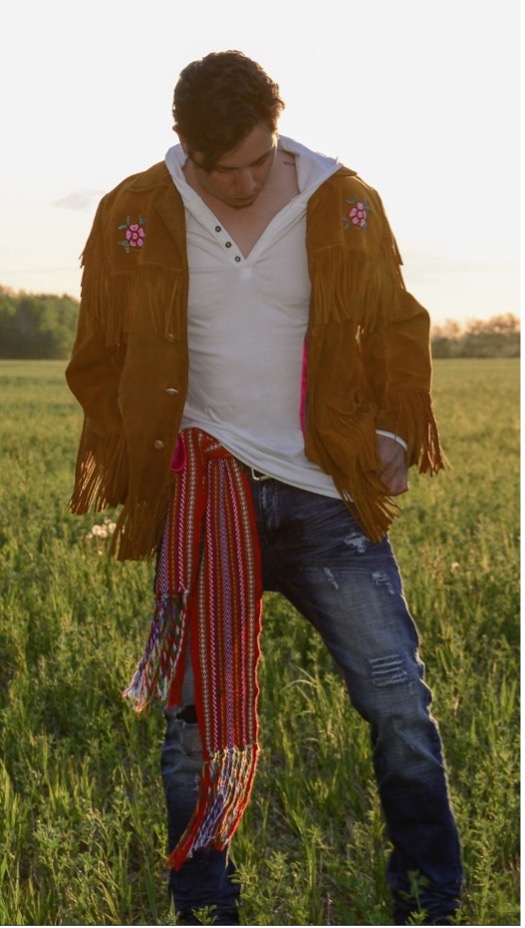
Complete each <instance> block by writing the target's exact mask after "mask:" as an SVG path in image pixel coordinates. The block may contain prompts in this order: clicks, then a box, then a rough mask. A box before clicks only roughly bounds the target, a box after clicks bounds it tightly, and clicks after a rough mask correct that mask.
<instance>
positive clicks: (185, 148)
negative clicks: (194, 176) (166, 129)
mask: <svg viewBox="0 0 525 928" xmlns="http://www.w3.org/2000/svg"><path fill="white" fill-rule="evenodd" d="M173 131H174V132H175V134H176V135H178V137H179V142H180V144H181V146H182V150H183V152H184V154H185V155H187V154H188V143H187V142H186V139H185V138H184V136H183V135H181V134H180V132H179V130H178V128H177V126H173Z"/></svg>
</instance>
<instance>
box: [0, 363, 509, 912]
mask: <svg viewBox="0 0 525 928" xmlns="http://www.w3.org/2000/svg"><path fill="white" fill-rule="evenodd" d="M63 369H64V365H63V363H62V362H14V361H13V362H0V385H1V389H0V404H1V414H0V448H1V457H0V595H1V600H0V656H1V666H0V719H1V722H0V726H1V728H0V738H1V759H0V922H1V923H2V924H9V925H170V924H174V923H175V922H174V917H173V914H172V913H171V912H170V909H169V905H168V899H167V893H166V871H165V868H164V858H165V849H166V835H165V823H164V807H163V796H162V790H161V782H160V774H159V746H160V742H161V739H162V730H163V721H162V716H161V712H160V711H155V712H154V713H152V714H151V715H150V716H149V717H147V718H142V717H137V716H136V715H135V714H134V713H133V712H132V711H131V710H130V708H129V706H128V705H127V703H125V702H124V701H123V700H122V699H121V696H120V693H121V690H122V688H123V687H124V685H125V684H126V683H127V682H128V679H129V677H130V674H131V672H132V670H133V668H134V665H135V662H136V660H137V658H138V656H139V655H140V653H141V649H142V646H143V643H144V638H145V634H146V630H147V626H148V623H149V614H150V607H151V593H150V586H151V565H146V564H129V563H127V564H118V563H115V562H110V561H108V559H107V558H106V557H105V548H106V546H107V538H105V537H104V516H103V515H98V516H95V515H93V516H86V517H83V518H79V517H73V516H71V515H70V514H68V513H67V511H66V506H67V500H68V497H69V494H70V491H71V487H72V478H73V467H74V458H75V452H76V444H77V440H78V436H79V430H80V424H81V419H80V412H79V409H78V407H77V406H76V403H75V401H74V399H73V398H72V397H71V396H70V395H69V394H68V392H67V389H66V387H65V384H64V379H63ZM434 392H435V405H436V411H437V415H438V418H439V421H440V424H441V431H442V437H443V441H444V445H445V447H446V451H447V455H448V457H449V460H450V462H451V467H450V469H449V470H448V471H447V472H446V473H444V474H442V475H440V476H439V477H437V478H433V479H428V478H419V477H417V476H414V477H413V478H412V490H411V492H410V494H408V496H406V497H404V499H403V510H404V512H403V515H402V517H401V518H400V519H399V520H398V522H397V524H396V526H395V527H394V530H393V532H392V538H393V541H394V545H395V547H396V550H397V554H398V558H399V560H400V563H401V568H402V572H403V575H404V582H405V589H406V593H407V596H408V599H409V602H410V604H411V607H412V611H413V613H414V616H415V618H416V621H417V623H418V626H419V628H420V631H421V634H422V656H423V658H424V660H425V663H426V666H427V679H428V682H429V683H430V685H431V686H432V688H433V690H434V696H435V701H434V713H435V715H436V716H437V717H438V719H439V721H440V727H441V731H442V735H443V738H444V741H445V746H446V754H447V759H448V765H449V774H450V788H451V793H452V797H453V801H454V805H455V809H456V813H457V817H458V820H459V825H460V828H461V832H462V838H463V844H464V859H465V867H466V873H467V886H466V893H465V905H464V908H463V910H462V913H461V915H460V917H459V923H460V924H466V925H518V924H520V915H519V860H518V853H519V791H518V776H519V747H518V738H519V722H518V696H519V670H518V648H519V538H518V532H519V410H518V406H519V365H518V362H517V361H513V360H508V361H491V360H486V361H473V360H458V361H442V362H436V365H435V391H434ZM110 517H111V514H109V516H108V518H110ZM94 524H97V525H101V526H102V529H101V530H99V534H96V535H93V534H92V533H91V532H90V529H91V527H92V526H93V525H94ZM263 651H264V659H263V662H262V668H261V685H262V697H261V716H262V718H261V722H262V736H263V756H262V760H261V764H260V768H259V773H258V778H257V782H256V786H255V791H254V798H253V801H252V804H251V806H250V808H249V810H248V812H247V814H246V817H245V819H244V821H243V824H242V826H241V828H240V829H239V831H238V833H237V835H236V838H235V840H234V857H235V860H236V863H237V866H238V868H239V870H240V873H241V875H242V879H243V883H244V887H245V892H244V908H243V914H242V917H243V920H244V922H243V923H244V924H246V925H308V924H310V925H389V924H391V917H390V908H389V898H388V891H387V887H386V883H385V878H384V868H385V861H386V858H387V855H388V843H387V841H386V837H385V832H384V825H383V821H382V817H381V814H380V810H379V807H378V803H377V798H376V794H375V787H374V781H373V777H372V773H371V765H370V752H369V744H368V732H367V728H366V726H365V725H364V723H363V722H362V721H361V720H360V719H359V717H358V716H357V714H356V713H355V712H354V711H352V710H351V708H350V706H349V705H348V704H347V699H346V696H345V693H344V692H343V688H342V685H341V682H340V679H339V677H338V675H337V673H336V672H335V670H334V667H333V666H332V664H331V662H330V660H329V658H328V657H327V655H326V653H325V652H324V650H323V648H322V647H321V646H320V644H319V642H318V640H317V638H316V637H315V635H314V633H313V632H312V631H311V629H310V628H309V627H308V626H307V624H306V623H305V622H304V621H303V620H302V619H301V618H300V617H299V616H298V615H297V614H296V613H295V612H294V611H293V609H292V608H291V607H290V606H288V604H287V603H286V602H285V601H283V600H281V599H279V598H278V597H276V596H273V595H272V596H269V597H268V599H267V608H266V612H265V625H264V632H263ZM416 921H417V919H416Z"/></svg>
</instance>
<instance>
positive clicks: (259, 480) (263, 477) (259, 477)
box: [235, 458, 272, 483]
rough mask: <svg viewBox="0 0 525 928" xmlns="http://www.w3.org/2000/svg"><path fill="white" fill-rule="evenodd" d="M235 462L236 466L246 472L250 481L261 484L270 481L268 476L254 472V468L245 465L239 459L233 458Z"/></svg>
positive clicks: (260, 472) (270, 478) (258, 471)
mask: <svg viewBox="0 0 525 928" xmlns="http://www.w3.org/2000/svg"><path fill="white" fill-rule="evenodd" d="M235 460H236V461H237V463H238V464H240V465H241V467H242V469H243V470H244V471H246V473H247V474H248V476H249V477H251V478H252V480H255V481H256V483H262V482H263V480H272V477H270V475H269V474H264V473H263V472H262V471H260V470H256V469H255V467H251V465H250V464H245V463H244V461H239V458H235Z"/></svg>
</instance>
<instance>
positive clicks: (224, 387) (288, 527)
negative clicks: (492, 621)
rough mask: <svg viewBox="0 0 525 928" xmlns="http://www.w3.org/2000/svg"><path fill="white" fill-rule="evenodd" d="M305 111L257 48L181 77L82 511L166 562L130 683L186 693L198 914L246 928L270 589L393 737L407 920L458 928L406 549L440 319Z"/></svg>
mask: <svg viewBox="0 0 525 928" xmlns="http://www.w3.org/2000/svg"><path fill="white" fill-rule="evenodd" d="M282 108H283V103H282V101H281V99H280V97H279V88H278V86H277V85H276V84H275V83H274V82H273V81H271V80H270V78H269V77H268V75H267V74H266V73H265V72H264V71H263V69H262V68H261V67H260V66H259V65H258V64H256V63H255V62H253V61H251V60H250V59H248V58H246V57H245V56H244V55H242V54H241V53H239V52H224V53H218V54H210V55H208V56H207V57H205V58H204V59H202V60H200V61H196V62H193V63H192V64H190V65H188V67H187V68H185V70H184V71H183V72H182V73H181V75H180V78H179V81H178V83H177V86H176V88H175V95H174V109H173V113H174V118H175V126H174V128H175V131H176V132H177V134H178V137H179V142H180V144H179V145H177V146H175V147H174V148H171V149H170V150H169V151H168V153H167V155H166V158H165V162H163V163H161V164H157V165H155V166H154V167H152V168H150V169H149V170H147V171H145V172H143V173H140V174H137V175H135V176H133V177H131V178H128V179H127V180H125V181H124V182H123V183H122V184H120V185H119V186H118V187H117V188H116V189H115V190H114V191H112V192H111V193H110V194H108V196H106V197H105V198H104V199H103V201H102V203H101V205H100V207H99V210H98V213H97V216H96V219H95V223H94V226H93V230H92V233H91V236H90V238H89V241H88V243H87V245H86V249H85V253H84V275H83V287H82V306H81V312H80V318H79V325H78V334H77V340H76V344H75V348H74V352H73V357H72V360H71V363H70V365H69V367H68V371H67V379H68V382H69V385H70V387H71V389H72V391H73V392H74V393H75V395H76V396H77V398H78V399H79V401H80V403H81V404H82V406H83V408H84V411H85V424H84V431H83V434H82V439H81V444H80V449H79V456H78V466H77V477H76V484H75V490H74V495H73V499H72V508H73V510H74V511H75V512H85V511H87V510H88V509H89V508H90V507H91V506H94V507H95V508H97V509H102V508H104V507H105V506H109V505H117V504H122V505H123V508H122V511H121V515H120V518H119V522H118V527H117V531H116V533H115V536H114V552H115V553H116V554H117V555H118V557H119V558H121V559H126V558H141V557H148V556H152V555H154V554H155V553H157V554H158V557H157V574H156V607H155V613H154V617H153V622H152V627H151V633H150V637H149V639H148V642H147V646H146V650H145V652H144V656H143V658H142V661H141V663H140V665H139V668H138V670H137V673H136V675H135V677H134V679H133V681H132V683H131V685H130V687H129V688H128V691H127V693H128V695H130V696H132V697H133V698H134V699H135V700H136V704H137V708H139V709H141V708H145V707H147V706H148V705H149V703H150V702H151V700H152V699H153V698H154V697H155V696H165V697H166V699H167V707H166V717H167V732H166V740H165V744H164V748H163V755H162V770H163V778H164V787H165V793H166V801H167V809H168V825H169V841H170V858H169V863H170V865H171V870H170V888H171V893H172V897H173V900H174V904H175V907H176V910H177V912H178V913H179V917H180V919H181V920H182V921H183V923H186V924H198V923H199V922H198V918H197V916H196V914H195V912H196V911H197V910H198V909H199V908H201V907H204V906H214V907H215V910H214V911H215V921H216V923H217V924H221V925H225V924H238V923H239V921H238V898H239V884H238V881H236V880H233V879H232V876H233V871H234V868H233V865H232V862H231V861H230V860H229V857H228V849H229V845H230V841H231V838H232V835H233V833H234V831H235V828H236V827H237V825H238V823H239V821H240V819H241V817H242V812H243V810H244V808H245V806H246V803H247V802H248V799H249V796H250V791H251V788H252V784H253V778H254V773H255V768H256V764H257V755H258V744H257V732H258V722H257V696H258V690H257V660H258V653H259V651H258V642H259V631H260V625H259V622H260V604H261V595H262V591H263V590H265V589H266V590H276V591H279V592H281V593H282V594H284V595H285V596H286V597H287V598H288V599H289V600H290V601H291V602H292V603H293V604H294V605H295V606H296V607H297V609H298V610H299V611H300V612H301V613H302V614H303V615H304V616H305V617H306V618H307V619H308V620H309V621H310V622H311V623H312V624H313V625H314V626H315V628H316V629H317V630H318V631H319V633H320V634H321V635H322V636H323V638H324V640H325V642H326V644H327V647H328V648H329V650H330V652H331V654H332V655H333V657H334V659H335V661H336V662H337V664H338V665H339V667H340V668H341V671H342V674H343V677H344V680H345V683H346V685H347V687H348V691H349V695H350V698H351V700H352V702H353V704H354V705H355V707H356V708H357V709H358V711H359V712H360V713H361V715H362V716H363V717H364V718H365V719H367V721H368V722H369V723H370V727H371V735H372V742H373V751H374V753H373V761H374V768H375V772H376V776H377V782H378V788H379V795H380V798H381V802H382V806H383V810H384V814H385V817H386V822H387V825H388V831H389V837H390V839H391V841H392V845H393V852H392V855H391V859H390V863H389V868H388V879H389V883H390V886H391V889H392V894H393V904H394V918H395V923H396V924H406V923H407V921H408V919H409V918H410V915H411V913H413V912H414V911H415V910H416V909H417V908H418V907H419V906H420V905H422V906H424V908H425V911H426V919H427V922H426V923H428V924H447V923H448V920H449V918H450V917H451V916H452V915H453V913H454V912H455V910H456V909H457V907H458V904H459V903H458V899H459V893H460V886H461V864H460V851H459V843H458V837H457V831H456V826H455V823H454V819H453V815H452V812H451V809H450V804H449V798H448V791H447V782H446V775H445V770H444V766H443V759H442V751H441V744H440V738H439V734H438V731H437V728H436V724H435V722H434V720H433V719H432V717H431V715H430V712H429V706H430V699H431V696H430V692H429V690H428V688H427V686H426V685H425V684H424V682H423V665H422V663H421V661H420V659H419V656H418V639H417V632H416V630H415V627H414V624H413V621H412V619H411V617H410V615H409V613H408V611H407V606H406V603H405V600H404V598H403V595H402V589H401V582H400V578H399V572H398V568H397V565H396V562H395V560H394V556H393V554H392V550H391V548H390V543H389V540H388V536H387V530H388V528H389V525H390V523H391V521H392V518H393V516H394V515H395V512H396V509H397V506H396V504H395V501H394V500H393V497H395V496H397V495H399V494H401V493H403V492H405V491H406V490H407V488H408V481H407V468H408V467H409V466H410V465H414V464H415V465H417V466H418V468H419V470H420V471H421V472H425V471H430V472H437V471H438V470H440V469H441V468H442V467H443V460H442V455H441V450H440V445H439V438H438V433H437V429H436V425H435V421H434V417H433V413H432V407H431V401H430V392H429V391H430V358H429V320H428V315H427V313H426V311H425V310H424V309H423V308H422V307H421V306H420V305H419V304H418V303H417V302H416V301H415V300H414V298H413V297H412V296H410V294H408V293H407V291H406V290H405V288H404V285H403V281H402V277H401V273H400V263H401V259H400V257H399V254H398V251H397V248H396V245H395V242H394V239H393V236H392V233H391V231H390V229H389V226H388V222H387V220H386V217H385V214H384V211H383V207H382V204H381V200H380V199H379V197H378V195H377V193H376V192H375V191H374V190H373V189H371V188H370V187H368V186H367V185H366V184H365V183H364V182H363V181H362V180H361V179H360V178H359V177H358V176H357V174H356V173H355V172H354V171H351V170H349V169H347V168H345V167H344V166H342V165H341V164H339V163H338V162H337V161H336V160H334V159H332V158H328V157H325V156H324V155H319V154H315V153H313V152H311V151H309V150H308V149H307V148H305V147H304V146H302V145H300V144H298V143H297V142H295V141H293V140H291V139H288V138H284V137H282V136H279V135H278V133H277V124H278V118H279V115H280V113H281V110H282ZM413 873H416V874H418V875H419V877H420V886H421V887H422V888H421V889H420V891H419V898H418V901H416V900H415V899H414V898H412V895H411V876H410V874H413Z"/></svg>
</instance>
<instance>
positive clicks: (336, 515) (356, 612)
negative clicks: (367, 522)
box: [162, 479, 462, 924]
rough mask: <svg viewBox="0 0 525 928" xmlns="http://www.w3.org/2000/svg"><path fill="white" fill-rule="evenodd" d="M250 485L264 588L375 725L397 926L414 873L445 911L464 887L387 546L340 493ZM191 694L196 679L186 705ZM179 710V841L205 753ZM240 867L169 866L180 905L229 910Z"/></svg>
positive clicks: (172, 795)
mask: <svg viewBox="0 0 525 928" xmlns="http://www.w3.org/2000/svg"><path fill="white" fill-rule="evenodd" d="M250 483H251V486H252V493H253V499H254V505H255V513H256V518H257V526H258V531H259V540H260V547H261V558H262V571H263V584H264V589H265V590H273V591H276V592H279V593H281V594H283V595H284V596H285V597H286V598H287V599H288V600H289V601H290V602H291V603H292V604H293V605H294V606H295V607H296V608H297V609H298V611H299V612H300V613H302V615H303V616H304V617H305V618H306V619H308V621H309V622H311V624H312V625H313V626H314V627H315V628H316V629H317V631H318V632H319V634H320V635H321V636H322V638H323V640H324V642H325V643H326V646H327V647H328V649H329V651H330V653H331V655H332V657H333V658H334V660H335V661H336V663H337V664H338V665H339V667H340V669H341V672H342V674H343V678H344V681H345V683H346V686H347V689H348V692H349V695H350V699H351V701H352V703H353V705H354V706H355V708H356V709H357V711H358V712H359V713H360V714H361V715H362V716H363V718H364V719H366V720H367V722H368V723H369V725H370V733H371V739H372V747H373V764H374V770H375V774H376V779H377V784H378V789H379V796H380V800H381V804H382V808H383V812H384V816H385V820H386V824H387V829H388V836H389V838H390V841H391V843H392V846H393V850H392V853H391V856H390V860H389V864H388V871H387V877H388V882H389V885H390V888H391V890H392V894H393V901H394V919H395V924H405V923H406V921H407V919H408V917H409V915H410V911H411V910H414V909H415V908H416V904H415V900H411V899H410V876H409V874H410V872H411V871H419V873H420V874H422V875H423V876H424V877H425V885H424V888H423V889H422V890H420V891H419V896H418V898H419V905H420V906H422V907H424V908H426V910H427V912H428V914H429V917H430V921H431V922H436V921H439V920H440V919H443V918H446V916H447V914H450V913H451V912H453V911H454V910H455V909H456V908H457V906H458V899H459V895H460V888H461V881H462V872H461V859H460V847H459V840H458V834H457V829H456V825H455V821H454V817H453V814H452V811H451V807H450V801H449V795H448V788H447V780H446V773H445V769H444V763H443V756H442V747H441V740H440V736H439V733H438V728H437V725H436V722H435V721H434V719H433V718H432V716H431V714H430V703H431V693H430V690H429V688H428V687H427V685H426V684H425V683H424V680H423V676H424V666H423V664H422V662H421V660H420V658H419V652H418V635H417V630H416V628H415V625H414V622H413V620H412V618H411V616H410V613H409V612H408V608H407V605H406V602H405V599H404V596H403V592H402V586H401V580H400V576H399V570H398V567H397V563H396V561H395V558H394V555H393V552H392V549H391V546H390V542H389V540H388V538H385V539H383V541H381V542H380V543H378V544H374V543H372V542H370V541H369V540H368V538H367V537H366V536H365V535H364V534H363V532H362V530H361V528H360V526H359V524H358V523H357V522H356V521H355V520H354V519H353V518H352V516H351V515H350V514H349V512H348V510H347V508H346V507H345V505H344V504H343V503H342V502H341V501H340V500H338V499H331V498H329V497H325V496H320V495H318V494H315V493H309V492H307V491H304V490H300V489H296V488H294V487H291V486H288V485H286V484H283V483H280V482H279V481H277V480H273V479H272V480H265V481H255V480H250ZM192 701H193V698H192V693H191V679H188V680H187V683H186V692H185V693H184V702H185V704H186V706H188V705H191V703H192ZM182 708H183V707H181V709H182ZM181 709H179V710H178V711H177V710H172V712H171V713H170V714H169V715H168V725H167V732H166V740H165V744H164V748H163V754H162V772H163V780H164V787H165V793H166V799H167V806H168V823H169V839H170V848H171V847H173V846H174V844H175V843H176V841H177V839H178V837H179V835H180V834H181V832H182V830H183V829H184V826H185V824H186V822H187V821H188V819H189V817H190V815H191V812H192V810H193V803H194V800H195V782H196V781H195V777H196V775H197V774H198V771H199V769H200V764H201V760H202V756H201V754H200V753H199V752H200V743H199V736H198V730H197V728H196V726H195V725H192V724H191V722H190V723H188V722H185V721H183V720H181V719H178V718H177V715H178V714H179V712H180V711H181ZM231 873H232V864H231V862H229V860H228V855H227V853H226V852H224V853H219V852H212V853H211V854H200V855H196V859H193V860H191V861H188V862H187V863H186V864H184V866H183V867H182V868H181V870H180V871H179V872H178V873H176V872H175V871H171V873H170V888H171V892H172V894H173V898H174V901H175V906H176V908H177V910H178V911H185V910H187V909H188V908H190V909H193V908H196V907H201V906H203V905H209V904H215V905H216V906H217V908H218V910H219V912H220V911H223V912H225V911H227V910H231V909H232V906H233V907H234V906H235V904H236V901H237V898H238V893H239V886H238V884H237V882H236V881H235V880H233V881H232V880H231V879H230V877H231ZM226 923H228V922H226V921H225V922H221V921H218V924H226Z"/></svg>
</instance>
